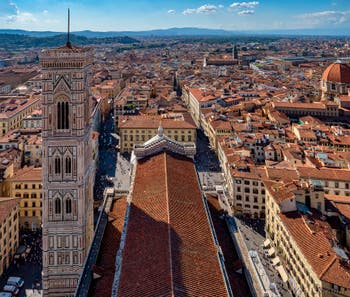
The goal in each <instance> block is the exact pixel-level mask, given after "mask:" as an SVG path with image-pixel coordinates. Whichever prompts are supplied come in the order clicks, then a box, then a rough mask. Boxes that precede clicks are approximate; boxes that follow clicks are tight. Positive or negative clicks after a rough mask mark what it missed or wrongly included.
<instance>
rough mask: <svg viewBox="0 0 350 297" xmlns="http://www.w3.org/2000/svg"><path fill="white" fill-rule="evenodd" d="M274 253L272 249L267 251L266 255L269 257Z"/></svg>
mask: <svg viewBox="0 0 350 297" xmlns="http://www.w3.org/2000/svg"><path fill="white" fill-rule="evenodd" d="M274 253H275V249H274V248H273V247H272V248H270V249H269V250H268V251H267V255H268V256H269V257H271V256H272V255H273V254H274Z"/></svg>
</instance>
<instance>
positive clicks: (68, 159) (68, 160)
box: [66, 157, 72, 174]
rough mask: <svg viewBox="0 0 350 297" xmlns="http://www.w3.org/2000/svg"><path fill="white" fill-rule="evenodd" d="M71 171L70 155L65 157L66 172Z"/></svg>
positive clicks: (69, 172)
mask: <svg viewBox="0 0 350 297" xmlns="http://www.w3.org/2000/svg"><path fill="white" fill-rule="evenodd" d="M71 173H72V159H71V158H70V157H66V174H71Z"/></svg>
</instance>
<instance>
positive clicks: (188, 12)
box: [182, 8, 197, 15]
mask: <svg viewBox="0 0 350 297" xmlns="http://www.w3.org/2000/svg"><path fill="white" fill-rule="evenodd" d="M196 12H197V9H194V8H187V9H185V10H184V11H183V12H182V13H183V14H184V15H189V14H195V13H196Z"/></svg>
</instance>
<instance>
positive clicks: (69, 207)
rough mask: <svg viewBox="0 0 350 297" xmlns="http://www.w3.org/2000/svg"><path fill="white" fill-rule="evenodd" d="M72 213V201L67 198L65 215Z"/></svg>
mask: <svg viewBox="0 0 350 297" xmlns="http://www.w3.org/2000/svg"><path fill="white" fill-rule="evenodd" d="M71 213H72V199H70V198H67V200H66V214H71Z"/></svg>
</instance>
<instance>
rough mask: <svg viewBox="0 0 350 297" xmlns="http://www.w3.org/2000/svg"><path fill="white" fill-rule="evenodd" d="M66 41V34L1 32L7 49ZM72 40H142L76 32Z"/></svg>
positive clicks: (1, 41)
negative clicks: (87, 35)
mask: <svg viewBox="0 0 350 297" xmlns="http://www.w3.org/2000/svg"><path fill="white" fill-rule="evenodd" d="M13 31H20V30H13ZM13 31H11V32H13ZM66 41H67V35H66V34H59V35H51V36H42V37H34V36H28V35H24V34H20V33H17V34H13V33H12V34H8V33H5V34H4V33H1V32H0V48H5V49H15V48H21V47H23V48H31V47H41V48H43V47H56V46H61V45H64V44H65V43H66ZM71 41H72V43H73V44H74V45H89V44H104V43H105V44H106V43H107V44H110V43H122V44H134V43H139V42H140V41H138V40H136V39H134V38H131V37H128V36H120V37H104V38H97V37H92V38H88V37H85V36H78V35H75V34H72V35H71Z"/></svg>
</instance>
